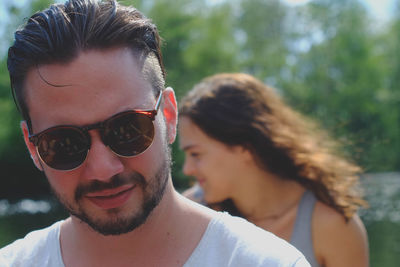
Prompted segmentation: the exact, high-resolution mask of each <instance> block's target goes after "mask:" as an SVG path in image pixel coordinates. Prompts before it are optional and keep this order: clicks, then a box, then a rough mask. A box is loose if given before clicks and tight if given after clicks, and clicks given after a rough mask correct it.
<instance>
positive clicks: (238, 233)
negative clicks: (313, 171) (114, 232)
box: [0, 212, 310, 267]
mask: <svg viewBox="0 0 400 267" xmlns="http://www.w3.org/2000/svg"><path fill="white" fill-rule="evenodd" d="M215 214H216V215H215V217H214V218H213V219H212V220H211V221H210V223H209V225H208V227H207V230H206V231H205V233H204V235H203V237H202V239H201V240H200V243H199V244H198V246H197V247H196V248H195V250H194V251H193V253H192V255H191V256H190V257H189V259H188V260H187V261H186V263H185V264H184V267H197V266H198V267H204V266H207V267H214V266H215V267H224V266H230V267H246V266H249V267H250V266H251V267H257V266H271V267H272V266H279V267H286V266H287V267H310V265H309V264H308V262H307V261H306V260H305V258H304V256H303V255H302V254H301V253H300V252H299V251H298V250H297V249H295V248H294V247H293V246H292V245H290V244H289V243H287V242H286V241H284V240H282V239H280V238H278V237H276V236H275V235H273V234H271V233H269V232H267V231H265V230H263V229H261V228H258V227H256V226H254V225H253V224H251V223H249V222H247V221H245V220H244V219H242V218H238V217H232V216H230V215H229V214H227V213H220V212H216V213H215ZM61 223H62V221H59V222H56V223H55V224H53V225H52V226H50V227H47V228H45V229H42V230H37V231H33V232H31V233H29V234H28V235H26V236H25V238H23V239H19V240H16V241H15V242H13V243H11V244H10V245H8V246H6V247H4V248H2V249H0V266H1V267H3V266H7V267H28V266H29V267H36V266H37V267H65V265H64V263H63V261H62V256H61V249H60V241H59V240H60V239H59V238H60V226H61Z"/></svg>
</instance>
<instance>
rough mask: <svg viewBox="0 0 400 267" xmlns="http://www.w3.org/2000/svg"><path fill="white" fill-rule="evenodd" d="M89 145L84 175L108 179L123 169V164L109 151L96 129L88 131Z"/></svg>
mask: <svg viewBox="0 0 400 267" xmlns="http://www.w3.org/2000/svg"><path fill="white" fill-rule="evenodd" d="M89 134H90V137H91V146H90V150H89V152H88V155H87V158H86V162H85V164H84V168H85V169H84V172H85V173H84V177H85V178H86V179H94V180H103V181H104V180H108V179H110V178H111V177H113V176H114V175H116V174H119V173H122V172H123V171H124V165H123V163H122V162H121V159H120V157H119V156H118V155H116V154H115V153H114V152H112V151H111V149H110V148H109V147H108V146H106V145H105V144H104V143H103V141H102V140H101V137H100V134H99V132H98V131H97V130H92V131H89Z"/></svg>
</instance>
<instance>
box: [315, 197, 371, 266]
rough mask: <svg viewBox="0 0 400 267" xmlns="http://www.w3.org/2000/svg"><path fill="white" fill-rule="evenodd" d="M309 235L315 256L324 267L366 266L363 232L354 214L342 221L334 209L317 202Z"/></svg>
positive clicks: (342, 218) (365, 233)
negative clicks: (311, 238) (310, 234)
mask: <svg viewBox="0 0 400 267" xmlns="http://www.w3.org/2000/svg"><path fill="white" fill-rule="evenodd" d="M312 232H313V243H314V250H315V254H316V256H317V258H318V260H319V262H324V263H325V266H368V239H367V232H366V230H365V227H364V224H363V223H362V221H361V219H360V217H359V216H358V215H357V214H354V215H353V216H352V217H351V218H349V219H348V220H346V219H345V217H344V216H343V215H342V214H340V213H339V212H338V211H336V210H335V209H333V208H331V207H329V206H328V205H326V204H324V203H322V202H320V201H317V203H316V204H315V210H314V214H313V218H312ZM354 260H356V261H357V262H356V261H354ZM346 261H347V262H348V263H345V262H346ZM343 264H348V265H343Z"/></svg>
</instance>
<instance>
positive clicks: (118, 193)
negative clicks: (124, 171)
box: [85, 184, 136, 209]
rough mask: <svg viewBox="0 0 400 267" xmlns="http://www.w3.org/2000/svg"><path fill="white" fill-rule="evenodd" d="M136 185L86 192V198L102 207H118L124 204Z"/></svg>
mask: <svg viewBox="0 0 400 267" xmlns="http://www.w3.org/2000/svg"><path fill="white" fill-rule="evenodd" d="M135 187H136V185H131V184H130V185H124V186H120V187H117V188H113V189H106V190H101V191H98V192H93V193H88V194H86V196H85V197H86V198H87V199H89V200H90V201H91V202H92V203H93V204H95V205H96V206H98V207H100V208H102V209H113V208H118V207H120V206H122V205H123V204H125V202H126V201H127V200H128V198H129V197H130V195H131V194H132V192H133V189H134V188H135Z"/></svg>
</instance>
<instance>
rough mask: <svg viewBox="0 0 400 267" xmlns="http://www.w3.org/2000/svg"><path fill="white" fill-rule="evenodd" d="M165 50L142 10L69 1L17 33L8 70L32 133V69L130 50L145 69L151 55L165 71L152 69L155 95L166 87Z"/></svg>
mask: <svg viewBox="0 0 400 267" xmlns="http://www.w3.org/2000/svg"><path fill="white" fill-rule="evenodd" d="M160 45H161V40H160V36H159V34H158V31H157V28H156V26H155V25H154V24H153V23H151V21H150V20H149V19H147V18H146V17H145V16H144V15H143V14H141V13H140V12H139V11H138V10H137V9H135V8H133V7H127V6H121V5H119V4H118V3H117V1H115V0H109V1H95V0H70V1H67V2H66V3H65V4H54V5H51V6H50V7H49V8H48V9H46V10H44V11H41V12H37V13H35V14H34V15H32V16H31V17H30V18H29V19H28V20H27V23H26V24H25V25H24V26H23V27H22V28H21V29H19V30H17V31H16V32H15V41H14V44H13V45H12V46H11V47H10V48H9V50H8V61H7V66H8V71H9V73H10V81H11V88H12V93H13V97H14V101H15V102H16V105H17V107H18V109H19V111H20V112H21V114H22V117H23V118H24V119H25V120H26V121H27V124H28V127H29V128H31V120H30V117H29V110H28V107H27V104H26V101H25V99H24V83H25V79H26V75H27V72H28V71H29V70H31V69H32V68H36V67H37V66H39V65H43V64H52V63H68V62H70V61H72V60H73V59H74V58H76V57H77V56H78V54H79V52H81V51H85V50H89V49H107V48H112V47H118V46H121V47H129V48H131V49H132V51H133V52H134V53H135V54H137V55H138V56H139V57H140V60H141V63H142V64H145V61H146V59H147V58H148V56H155V57H156V58H157V60H158V65H159V66H157V68H159V69H161V70H159V71H157V70H154V68H155V67H154V66H153V70H150V74H149V76H151V77H146V78H148V79H151V82H152V84H153V87H157V88H154V90H155V91H157V92H159V91H160V90H161V89H162V88H159V87H162V86H164V82H165V70H164V65H163V62H162V55H161V50H160ZM147 71H148V70H147ZM158 73H159V75H158ZM154 76H156V77H154ZM46 82H47V81H46ZM55 86H57V85H55Z"/></svg>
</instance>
